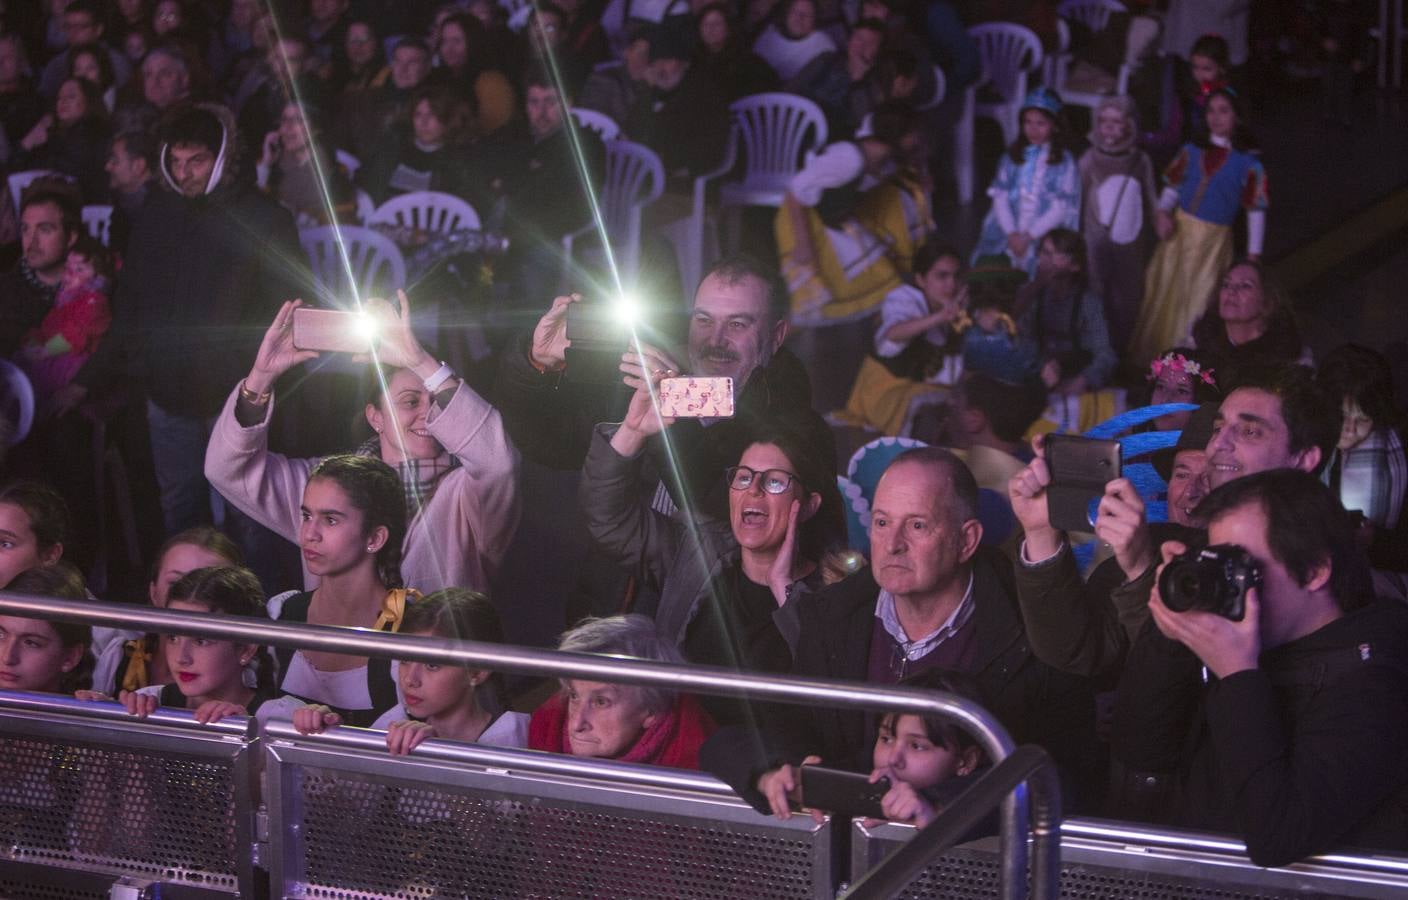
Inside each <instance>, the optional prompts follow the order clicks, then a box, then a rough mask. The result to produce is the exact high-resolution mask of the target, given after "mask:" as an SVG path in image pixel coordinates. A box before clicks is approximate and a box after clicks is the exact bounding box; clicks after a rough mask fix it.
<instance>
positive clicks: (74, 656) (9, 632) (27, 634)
mask: <svg viewBox="0 0 1408 900" xmlns="http://www.w3.org/2000/svg"><path fill="white" fill-rule="evenodd" d="M0 515H3V512H0ZM6 589H7V590H11V591H14V592H15V593H17V594H33V595H35V596H39V597H54V598H58V599H61V600H86V599H87V598H88V588H87V586H86V585H85V584H84V583H83V576H82V575H81V574H80V573H79V571H78V569H76V568H75V567H74V566H73V565H72V564H70V563H66V562H62V561H58V560H56V561H54V562H53V563H46V564H43V565H40V566H36V567H35V568H32V569H26V570H25V571H23V572H21V573H20V574H19V575H17V576H15V577H14V578H12V579H10V582H9V584H7V585H6ZM91 640H92V635H91V633H90V632H89V629H88V626H87V625H74V624H71V623H69V622H59V621H49V620H47V619H27V618H24V617H22V616H12V615H8V614H5V613H0V691H33V692H36V693H41V694H70V695H71V694H73V693H74V692H75V691H79V690H82V689H84V688H86V687H87V686H88V675H89V673H90V671H91V668H92V660H91V659H90V658H89V656H88V644H89V641H91Z"/></svg>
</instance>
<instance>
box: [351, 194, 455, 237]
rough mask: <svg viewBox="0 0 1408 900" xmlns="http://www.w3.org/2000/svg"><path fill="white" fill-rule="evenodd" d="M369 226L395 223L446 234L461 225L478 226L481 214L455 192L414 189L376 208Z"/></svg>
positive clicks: (370, 218) (399, 225)
mask: <svg viewBox="0 0 1408 900" xmlns="http://www.w3.org/2000/svg"><path fill="white" fill-rule="evenodd" d="M367 224H368V225H393V226H397V227H400V228H415V229H417V230H420V231H428V232H434V233H437V234H445V233H448V232H451V231H456V230H458V229H461V228H478V227H479V213H477V212H475V211H474V207H472V206H470V205H469V203H468V202H466V201H464V200H461V199H460V198H459V197H456V196H455V195H454V194H442V193H440V192H439V191H412V192H411V193H409V194H401V195H400V196H399V197H392V198H391V199H390V200H387V201H386V202H385V203H383V204H381V205H380V206H378V207H377V208H376V212H374V213H372V214H371V216H369V217H368V219H367Z"/></svg>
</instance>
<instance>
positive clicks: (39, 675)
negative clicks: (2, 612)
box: [0, 616, 84, 693]
mask: <svg viewBox="0 0 1408 900" xmlns="http://www.w3.org/2000/svg"><path fill="white" fill-rule="evenodd" d="M83 650H84V648H83V646H82V645H81V644H78V645H75V646H72V647H65V646H64V642H63V640H61V639H60V638H59V633H58V632H57V631H55V630H54V626H52V625H50V624H49V623H48V622H45V621H44V620H42V619H21V618H19V617H18V616H0V690H6V691H42V692H46V693H56V692H57V691H58V689H59V683H60V682H61V681H62V680H63V676H64V673H65V672H71V671H73V669H74V667H75V666H77V665H78V663H79V661H80V660H81V659H82V658H83Z"/></svg>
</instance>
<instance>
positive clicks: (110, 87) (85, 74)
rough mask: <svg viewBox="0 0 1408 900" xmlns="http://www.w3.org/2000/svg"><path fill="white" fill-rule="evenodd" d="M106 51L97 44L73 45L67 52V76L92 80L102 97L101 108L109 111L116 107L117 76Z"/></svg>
mask: <svg viewBox="0 0 1408 900" xmlns="http://www.w3.org/2000/svg"><path fill="white" fill-rule="evenodd" d="M108 52H109V51H108V50H106V49H105V48H103V47H100V46H98V45H97V44H80V45H79V46H77V47H74V48H73V49H72V50H71V51H70V53H69V58H68V77H69V78H82V79H83V80H84V81H89V82H92V83H93V84H94V85H95V86H96V87H97V88H98V94H99V95H100V96H101V97H102V98H103V109H105V110H107V111H108V112H109V113H111V112H112V111H113V110H114V109H116V108H117V77H116V75H115V74H114V73H113V68H112V59H111V58H110V57H109V56H108Z"/></svg>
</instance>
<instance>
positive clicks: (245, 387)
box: [240, 381, 274, 406]
mask: <svg viewBox="0 0 1408 900" xmlns="http://www.w3.org/2000/svg"><path fill="white" fill-rule="evenodd" d="M273 396H274V392H273V391H272V390H269V391H265V392H264V393H262V394H260V393H256V392H254V391H252V390H250V389H249V384H248V383H247V382H246V381H241V382H240V397H241V399H243V400H245V401H246V402H248V403H249V404H250V405H252V406H264V405H265V404H266V403H268V402H269V398H271V397H273Z"/></svg>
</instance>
